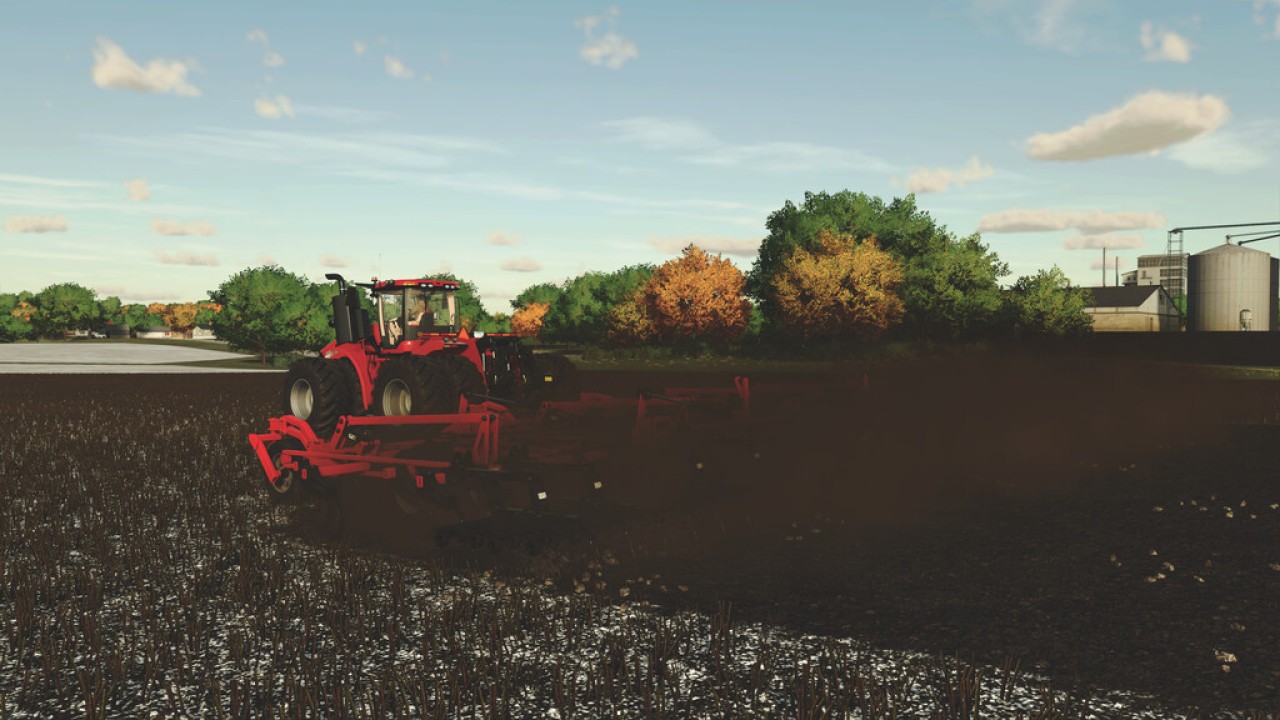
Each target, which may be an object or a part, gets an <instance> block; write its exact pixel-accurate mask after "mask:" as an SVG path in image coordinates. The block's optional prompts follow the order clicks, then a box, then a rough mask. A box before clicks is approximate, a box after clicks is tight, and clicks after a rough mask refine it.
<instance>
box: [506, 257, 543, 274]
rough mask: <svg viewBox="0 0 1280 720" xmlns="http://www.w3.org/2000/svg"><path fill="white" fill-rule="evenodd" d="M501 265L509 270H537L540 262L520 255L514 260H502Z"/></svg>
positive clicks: (540, 265) (540, 266)
mask: <svg viewBox="0 0 1280 720" xmlns="http://www.w3.org/2000/svg"><path fill="white" fill-rule="evenodd" d="M501 267H502V269H503V270H507V271H509V272H537V271H539V270H541V269H542V263H540V262H538V261H537V260H534V259H533V258H529V257H521V258H515V259H514V260H503V261H502V265H501Z"/></svg>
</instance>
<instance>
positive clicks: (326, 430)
mask: <svg viewBox="0 0 1280 720" xmlns="http://www.w3.org/2000/svg"><path fill="white" fill-rule="evenodd" d="M281 400H282V402H281V404H282V405H283V408H284V412H285V414H288V415H293V416H295V417H297V418H298V419H300V420H305V421H307V424H308V425H310V426H311V429H312V430H314V431H315V433H316V436H317V437H320V438H328V437H329V436H330V435H332V434H333V428H334V427H335V426H336V425H337V424H338V418H339V417H342V416H343V415H344V414H346V413H348V412H350V405H351V388H350V384H349V381H348V379H347V376H346V374H345V373H343V372H342V368H340V367H338V366H337V365H336V364H335V363H333V362H330V361H326V360H323V359H320V358H307V359H305V360H299V361H297V362H295V363H294V364H293V365H292V366H291V367H290V368H289V372H288V374H286V375H285V377H284V395H283V397H282V398H281Z"/></svg>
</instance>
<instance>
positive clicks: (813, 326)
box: [0, 190, 1090, 360]
mask: <svg viewBox="0 0 1280 720" xmlns="http://www.w3.org/2000/svg"><path fill="white" fill-rule="evenodd" d="M765 226H766V229H767V231H768V234H767V235H766V236H765V238H764V240H763V241H762V242H761V245H760V248H759V251H758V254H757V257H756V259H755V262H754V263H753V265H752V267H751V268H750V270H749V271H748V272H746V273H743V272H741V271H739V270H738V269H737V268H736V267H735V266H734V265H733V264H732V263H731V262H730V261H729V260H727V259H725V258H724V257H723V256H721V255H717V254H712V253H708V252H706V251H705V250H703V249H702V248H699V247H697V246H696V245H690V246H688V247H686V248H685V249H684V250H683V251H682V252H681V254H680V255H679V256H678V257H676V258H673V259H671V260H669V261H668V262H666V263H663V264H662V265H658V266H655V265H651V264H640V265H631V266H627V267H623V268H620V269H617V270H614V271H611V272H601V271H590V272H586V273H583V274H581V275H578V276H577V277H573V278H570V279H567V280H565V281H564V282H562V283H539V284H536V285H533V286H530V287H528V288H526V289H525V290H523V291H522V292H521V293H520V294H519V295H517V296H516V298H515V299H513V300H512V301H511V312H510V313H490V312H488V311H487V310H486V309H485V308H484V306H483V305H482V304H481V302H480V292H479V289H478V288H477V287H476V285H475V284H474V283H472V282H470V281H468V280H465V279H461V278H458V277H456V276H454V275H452V274H449V273H445V274H434V275H431V277H434V278H437V279H449V280H454V281H457V282H458V283H459V288H458V292H457V294H456V302H457V309H458V315H459V318H460V322H461V324H462V325H463V326H465V327H468V328H470V329H471V330H482V331H485V332H490V333H493V332H515V333H517V334H519V335H524V336H537V337H539V338H541V339H543V340H546V341H550V342H563V343H578V344H592V345H600V346H611V347H626V346H638V345H666V346H673V347H676V346H686V347H689V348H692V349H694V350H695V351H697V350H698V349H699V348H701V347H708V346H710V347H717V348H724V349H735V348H739V349H740V348H742V347H743V346H744V345H746V344H756V345H762V346H768V345H788V346H797V345H798V346H801V347H805V346H810V345H815V344H823V343H834V344H841V343H856V342H866V341H873V340H876V339H879V338H881V337H884V336H886V335H889V336H893V337H919V338H929V339H934V340H937V339H943V340H959V341H965V340H981V339H988V338H994V337H1004V336H1010V335H1023V334H1049V335H1070V334H1078V333H1083V332H1088V331H1089V328H1090V320H1089V318H1088V316H1087V315H1086V314H1085V312H1084V307H1085V305H1086V303H1087V294H1086V291H1084V290H1082V289H1080V288H1073V287H1071V285H1070V283H1069V282H1068V281H1067V279H1066V277H1065V275H1064V274H1063V273H1062V271H1061V270H1059V269H1058V268H1057V267H1056V266H1055V267H1053V268H1051V269H1048V270H1043V271H1040V272H1039V273H1037V274H1036V275H1032V276H1027V277H1022V278H1018V279H1017V280H1016V281H1015V282H1014V283H1012V285H1011V287H1009V288H1007V289H1003V288H1001V287H1000V284H999V281H1000V279H1001V278H1003V277H1006V276H1008V275H1009V269H1008V265H1007V264H1005V263H1004V262H1003V261H1001V260H1000V258H999V257H998V256H997V255H996V253H994V252H992V251H991V250H990V249H989V248H988V247H987V246H986V245H984V244H983V243H982V241H981V237H980V236H979V235H978V234H977V233H975V234H973V235H969V236H966V237H956V236H955V235H954V234H953V233H951V232H950V231H948V230H947V228H946V227H945V226H941V225H939V224H937V223H936V222H935V221H934V220H933V218H931V217H930V216H929V214H928V213H926V212H924V211H922V210H920V209H919V208H917V207H916V204H915V198H914V197H913V196H910V195H909V196H907V197H905V198H895V199H893V200H892V201H890V202H885V201H883V200H881V199H880V198H878V197H873V196H869V195H866V194H864V193H859V192H851V191H848V190H845V191H841V192H838V193H825V192H822V193H806V194H805V198H804V201H803V203H801V204H800V205H796V204H793V203H792V202H790V201H788V202H786V203H785V204H784V205H783V207H782V208H781V209H779V210H777V211H775V212H774V213H772V214H770V215H769V217H768V219H767V221H766V223H765ZM336 292H337V285H336V284H335V283H313V282H311V281H309V280H307V279H306V278H305V277H302V276H299V275H295V274H293V273H290V272H288V271H287V270H285V269H283V268H281V267H278V266H275V265H269V266H263V267H258V268H247V269H245V270H242V271H241V272H239V273H236V274H235V275H233V276H232V277H231V278H229V279H228V280H226V281H225V282H223V283H222V284H221V285H220V286H219V287H218V288H217V289H215V290H211V291H209V293H208V296H209V299H208V301H204V302H192V303H176V304H172V305H164V304H158V303H157V304H151V305H146V306H144V305H123V304H121V303H120V300H119V299H118V298H106V299H104V300H97V299H96V296H95V295H94V294H93V292H92V291H90V290H88V289H86V288H83V287H80V286H78V285H75V284H70V283H68V284H61V285H53V286H50V287H48V288H45V289H44V290H41V291H40V292H39V293H35V294H32V293H25V292H24V293H18V294H16V295H5V294H0V340H14V339H23V338H30V337H37V336H40V337H49V336H57V335H61V334H62V333H63V332H65V331H66V330H70V329H87V328H90V327H93V326H95V325H99V324H102V323H104V322H112V323H120V324H129V325H133V326H134V327H138V326H147V325H152V324H162V325H165V326H167V327H170V328H172V329H174V330H178V331H182V330H186V329H190V328H191V327H192V326H194V325H210V326H212V328H213V329H214V332H215V334H217V335H218V336H219V337H221V338H223V339H225V340H228V341H229V342H230V343H231V344H232V345H233V346H235V347H238V348H241V349H246V350H250V351H252V352H255V353H258V354H260V355H262V357H263V358H264V360H265V358H266V356H267V355H270V354H275V353H285V352H291V351H296V350H303V349H315V348H318V347H320V346H322V345H324V344H325V343H327V342H329V341H330V340H332V339H333V337H334V331H333V328H332V326H331V323H330V318H331V316H332V312H331V305H330V299H331V298H332V296H333V295H334V294H335V293H336Z"/></svg>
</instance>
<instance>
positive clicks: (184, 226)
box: [151, 220, 217, 237]
mask: <svg viewBox="0 0 1280 720" xmlns="http://www.w3.org/2000/svg"><path fill="white" fill-rule="evenodd" d="M151 232H153V233H155V234H156V235H199V236H202V237H209V236H210V235H216V234H217V230H216V229H214V227H213V223H212V222H210V221H208V220H194V221H192V222H179V221H177V220H152V221H151Z"/></svg>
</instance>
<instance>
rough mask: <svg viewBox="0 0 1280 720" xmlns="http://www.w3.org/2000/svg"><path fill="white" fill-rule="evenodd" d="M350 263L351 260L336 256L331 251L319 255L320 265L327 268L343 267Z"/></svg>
mask: <svg viewBox="0 0 1280 720" xmlns="http://www.w3.org/2000/svg"><path fill="white" fill-rule="evenodd" d="M350 265H351V260H350V259H348V258H344V257H338V256H337V255H334V254H333V253H325V254H324V255H321V256H320V266H321V267H327V268H344V267H348V266H350Z"/></svg>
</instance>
